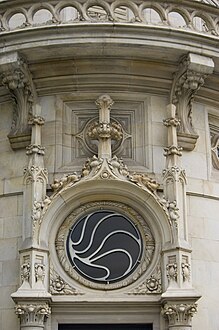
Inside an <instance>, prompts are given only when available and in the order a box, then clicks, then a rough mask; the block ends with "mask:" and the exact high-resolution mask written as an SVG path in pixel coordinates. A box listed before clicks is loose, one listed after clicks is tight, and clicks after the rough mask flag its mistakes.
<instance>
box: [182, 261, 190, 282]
mask: <svg viewBox="0 0 219 330" xmlns="http://www.w3.org/2000/svg"><path fill="white" fill-rule="evenodd" d="M181 267H182V276H183V281H184V282H186V281H188V282H189V281H190V276H191V266H190V264H188V263H184V262H182V264H181Z"/></svg>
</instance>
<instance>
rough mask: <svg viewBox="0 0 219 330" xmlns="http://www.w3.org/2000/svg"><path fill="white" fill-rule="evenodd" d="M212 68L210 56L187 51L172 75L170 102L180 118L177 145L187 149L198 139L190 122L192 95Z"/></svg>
mask: <svg viewBox="0 0 219 330" xmlns="http://www.w3.org/2000/svg"><path fill="white" fill-rule="evenodd" d="M213 69H214V63H213V61H212V60H211V59H210V58H206V57H204V56H200V55H197V54H191V53H189V54H188V55H187V56H185V57H183V58H182V60H181V62H180V64H179V68H178V71H177V72H176V73H175V76H174V80H173V84H172V90H171V95H170V103H172V104H175V105H176V110H177V117H178V118H179V119H180V126H179V127H178V133H177V135H178V142H179V145H180V146H182V147H183V149H185V150H188V151H191V150H193V149H194V148H195V145H196V141H197V139H198V134H197V133H196V132H195V130H194V128H193V124H192V105H193V100H194V96H195V94H196V93H197V92H198V90H199V89H200V88H201V86H202V85H203V84H204V82H205V78H206V77H207V76H208V74H211V73H212V72H213Z"/></svg>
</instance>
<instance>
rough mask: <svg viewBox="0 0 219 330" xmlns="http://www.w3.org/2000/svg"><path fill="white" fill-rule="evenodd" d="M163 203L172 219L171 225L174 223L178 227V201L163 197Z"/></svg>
mask: <svg viewBox="0 0 219 330" xmlns="http://www.w3.org/2000/svg"><path fill="white" fill-rule="evenodd" d="M161 203H162V204H163V205H164V206H165V208H166V209H167V211H168V213H169V218H170V221H171V225H174V226H175V227H176V228H177V227H178V221H177V220H178V219H179V208H178V207H177V204H176V201H173V202H170V201H168V200H166V199H165V197H163V198H162V199H161Z"/></svg>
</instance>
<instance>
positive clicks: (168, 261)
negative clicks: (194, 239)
mask: <svg viewBox="0 0 219 330" xmlns="http://www.w3.org/2000/svg"><path fill="white" fill-rule="evenodd" d="M167 112H168V118H167V119H166V120H164V125H165V126H166V127H167V129H168V147H167V148H165V154H164V155H165V157H166V168H165V169H164V171H163V186H164V201H165V202H166V206H167V209H168V211H169V214H170V219H171V220H172V223H171V226H172V231H173V241H172V242H171V244H170V246H169V247H167V248H165V249H164V251H163V274H164V277H163V283H164V289H165V292H164V293H163V294H162V299H161V301H162V304H163V309H162V314H163V316H164V317H165V318H166V319H167V321H168V324H169V329H171V330H176V329H178V330H187V329H191V327H192V326H191V319H192V316H193V314H194V313H195V312H196V304H195V302H196V301H197V300H198V298H199V296H198V295H197V293H196V292H195V290H194V289H193V286H192V276H191V275H192V273H191V247H190V245H189V242H188V229H187V207H186V174H185V171H184V170H183V169H182V168H181V166H180V157H181V156H182V148H181V147H179V146H178V141H177V127H179V126H180V120H179V119H178V118H177V117H176V107H175V105H174V104H170V105H169V106H168V107H167Z"/></svg>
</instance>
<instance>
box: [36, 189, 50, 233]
mask: <svg viewBox="0 0 219 330" xmlns="http://www.w3.org/2000/svg"><path fill="white" fill-rule="evenodd" d="M50 203H51V199H50V198H49V197H48V196H45V199H44V200H43V201H34V203H33V207H32V215H31V218H32V221H33V224H32V234H33V237H34V238H37V236H38V232H39V228H40V225H41V222H42V218H43V216H44V214H45V212H46V211H47V209H48V207H49V205H50Z"/></svg>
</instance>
